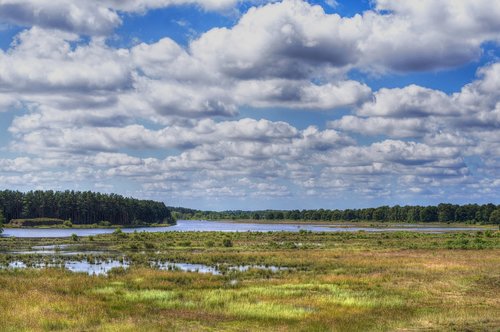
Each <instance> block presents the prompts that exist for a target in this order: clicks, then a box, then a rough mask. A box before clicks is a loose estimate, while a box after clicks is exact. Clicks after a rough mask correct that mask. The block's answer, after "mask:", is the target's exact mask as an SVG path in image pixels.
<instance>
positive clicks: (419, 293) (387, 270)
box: [0, 231, 500, 331]
mask: <svg viewBox="0 0 500 332" xmlns="http://www.w3.org/2000/svg"><path fill="white" fill-rule="evenodd" d="M227 239H229V240H231V243H232V244H233V246H232V247H227V246H224V240H227ZM47 244H58V245H63V244H69V245H71V246H72V247H70V248H63V249H62V251H64V250H66V249H67V250H72V251H74V250H89V249H91V250H105V251H106V252H105V253H103V254H101V255H95V254H94V255H90V254H84V253H82V254H81V255H80V256H79V258H87V259H92V260H100V259H108V258H111V257H115V258H118V257H125V258H124V259H127V260H130V261H131V264H132V266H131V268H130V269H128V270H123V269H117V270H114V271H112V272H111V273H110V274H109V275H108V276H97V277H96V276H88V275H86V274H82V273H71V272H68V271H65V270H62V269H45V270H36V269H31V270H11V269H8V270H6V269H3V270H2V269H0V312H2V320H0V331H57V330H62V331H89V330H90V331H158V330H168V331H418V330H422V331H499V330H500V319H499V318H498V312H499V311H500V300H499V298H498V294H500V255H499V254H500V232H495V231H486V232H465V233H463V232H462V233H446V234H420V233H409V232H397V233H380V234H379V233H377V234H374V233H366V232H357V233H281V232H280V233H230V234H227V233H198V232H191V233H177V232H172V233H163V234H162V233H158V234H153V233H144V234H142V233H141V234H139V233H137V234H128V235H127V234H125V235H124V234H108V235H101V236H94V237H93V239H92V240H90V239H89V238H80V240H79V241H78V242H77V243H74V242H72V241H71V240H70V239H10V238H0V252H5V251H9V250H20V249H29V248H31V247H32V246H38V245H47ZM19 259H20V260H23V261H25V262H26V263H31V264H35V263H37V262H40V261H43V260H44V259H45V258H42V257H41V256H40V255H33V254H31V255H12V254H8V253H3V254H0V265H2V264H3V265H6V264H8V262H10V261H13V260H19ZM57 259H58V260H60V261H61V262H63V261H64V260H67V259H70V258H68V257H67V256H64V255H57ZM152 260H153V261H177V262H190V263H201V264H207V265H215V264H219V265H220V264H223V265H224V264H225V266H231V265H274V266H282V267H287V268H288V269H286V270H281V271H276V272H272V271H268V270H258V269H250V270H248V271H229V270H226V273H224V274H222V275H211V274H201V273H186V272H181V271H159V270H155V269H151V268H148V267H146V266H147V265H148V264H149V262H150V261H152Z"/></svg>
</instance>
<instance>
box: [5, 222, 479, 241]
mask: <svg viewBox="0 0 500 332" xmlns="http://www.w3.org/2000/svg"><path fill="white" fill-rule="evenodd" d="M301 230H302V231H311V232H357V231H365V232H396V231H410V232H456V231H479V230H484V229H483V228H479V227H454V226H450V227H432V226H421V225H411V224H408V225H388V227H356V226H346V225H341V224H304V223H302V224H263V223H235V222H230V221H206V220H178V221H177V225H175V226H169V227H141V228H123V229H122V231H123V232H125V233H133V232H136V231H137V232H151V233H155V232H213V231H217V232H281V231H283V232H299V231H301ZM113 232H114V229H109V228H106V229H103V228H88V229H87V228H74V229H73V228H64V229H56V228H5V229H4V232H3V233H2V234H1V236H14V237H26V238H44V237H47V238H51V237H52V238H54V237H70V236H71V235H72V234H76V235H78V236H89V235H98V234H108V233H113Z"/></svg>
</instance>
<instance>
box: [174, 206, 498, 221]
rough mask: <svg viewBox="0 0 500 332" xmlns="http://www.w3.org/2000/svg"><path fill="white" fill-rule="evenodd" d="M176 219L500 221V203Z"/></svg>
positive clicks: (190, 212) (188, 213)
mask: <svg viewBox="0 0 500 332" xmlns="http://www.w3.org/2000/svg"><path fill="white" fill-rule="evenodd" d="M169 209H170V210H171V211H172V214H173V216H174V217H175V218H177V219H207V220H221V219H226V220H297V221H299V220H300V221H311V220H312V221H376V222H391V221H394V222H408V223H414V222H441V223H483V224H489V223H491V224H500V205H494V204H484V205H478V204H467V205H455V204H445V203H443V204H439V205H437V206H399V205H396V206H392V207H389V206H381V207H377V208H366V209H346V210H325V209H319V210H262V211H240V210H238V211H223V212H214V211H199V210H194V209H187V208H180V207H169Z"/></svg>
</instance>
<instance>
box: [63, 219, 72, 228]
mask: <svg viewBox="0 0 500 332" xmlns="http://www.w3.org/2000/svg"><path fill="white" fill-rule="evenodd" d="M63 226H64V227H68V228H71V227H73V223H72V222H71V220H65V221H64V223H63Z"/></svg>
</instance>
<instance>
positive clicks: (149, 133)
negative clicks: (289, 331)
mask: <svg viewBox="0 0 500 332" xmlns="http://www.w3.org/2000/svg"><path fill="white" fill-rule="evenodd" d="M249 3H252V4H258V6H255V7H251V8H250V9H248V10H246V9H245V11H244V12H243V13H241V16H240V17H238V18H237V20H236V21H235V22H234V24H233V25H231V26H226V27H219V26H217V25H213V27H212V28H210V29H208V30H206V31H200V32H199V33H198V34H196V36H195V37H193V38H192V39H190V40H189V42H188V44H187V45H186V46H182V45H181V44H179V43H178V42H176V41H175V40H174V39H173V37H172V36H169V35H168V31H165V32H164V35H163V36H161V38H159V39H152V40H153V41H150V40H146V41H138V43H136V44H135V45H133V46H130V47H122V48H120V47H115V46H112V45H113V43H112V42H110V41H111V40H112V38H113V34H114V33H115V29H116V27H117V26H119V25H121V24H126V21H127V17H129V15H134V16H135V17H140V16H141V15H143V14H145V13H147V12H148V11H154V10H159V9H162V10H165V9H164V8H168V7H171V6H181V5H190V6H191V7H189V6H185V7H183V8H191V9H192V6H195V7H196V6H197V7H198V8H201V9H202V10H207V11H219V12H224V13H225V12H226V11H227V10H231V9H235V8H236V9H239V8H240V7H239V5H240V4H241V3H240V2H239V1H235V0H227V1H197V0H140V1H128V0H127V1H115V0H106V1H84V2H76V1H72V0H58V1H32V0H0V22H2V23H8V24H11V25H17V26H21V27H22V28H21V30H20V32H18V33H17V34H16V36H15V37H14V39H13V40H12V43H11V45H10V47H8V48H7V49H5V50H0V117H1V116H4V115H6V117H5V119H8V122H9V123H8V124H7V125H6V127H8V131H6V132H3V133H2V135H1V136H0V142H5V143H4V146H2V147H0V148H1V149H2V151H5V152H6V153H5V155H2V156H1V157H0V180H1V181H2V183H4V184H5V185H6V186H12V187H16V188H20V189H32V188H52V187H54V186H55V187H56V188H55V189H58V188H61V189H65V188H68V187H69V188H73V187H74V186H83V187H84V189H99V190H101V189H102V190H108V189H109V190H113V189H116V190H120V191H122V192H124V191H125V192H124V193H125V194H128V193H129V194H133V195H139V196H144V197H153V198H164V197H181V198H183V199H186V200H191V199H192V200H201V199H213V200H215V201H217V200H221V199H223V198H225V197H231V198H233V199H236V200H238V199H244V198H246V197H253V198H254V199H257V200H269V201H272V200H286V199H288V200H290V201H293V200H295V201H297V200H300V199H307V197H312V198H315V197H316V198H318V199H322V201H321V202H328V200H329V199H333V198H336V199H342V197H343V196H345V195H350V196H352V197H354V198H355V199H356V198H362V199H367V200H369V199H374V200H377V199H378V200H380V199H385V198H387V199H388V200H389V199H391V198H397V199H400V200H404V199H408V200H412V199H413V200H418V198H426V199H427V198H428V197H435V198H436V199H439V197H445V198H447V197H456V198H457V199H461V198H460V197H462V198H463V197H467V198H470V197H473V198H474V197H482V198H481V199H486V198H494V197H496V196H495V195H497V194H498V193H499V192H500V183H499V182H498V181H496V179H498V178H499V176H500V174H499V173H498V169H499V168H500V139H499V137H500V135H498V133H499V131H500V92H499V91H500V63H499V62H498V60H493V61H492V62H491V63H488V64H486V65H482V66H481V67H479V68H478V69H477V76H476V78H475V79H474V80H473V81H471V82H470V83H469V84H466V85H464V86H463V87H461V88H460V89H459V90H457V92H455V93H449V92H444V91H440V90H436V89H431V88H428V87H425V86H423V85H418V84H408V85H403V86H400V87H396V88H388V87H382V88H380V89H376V90H375V89H373V88H372V87H370V84H368V83H366V82H369V81H370V77H372V75H375V76H378V77H384V75H411V73H414V72H418V73H428V72H429V71H434V73H435V74H436V75H440V72H439V70H443V69H448V68H457V67H459V66H462V65H464V64H471V63H474V62H473V61H475V60H478V59H480V58H481V56H482V55H483V53H484V45H485V43H492V44H495V45H497V43H498V42H499V41H500V40H499V37H498V36H500V24H499V23H498V19H496V18H497V17H499V16H500V4H497V3H495V2H493V3H492V2H490V1H483V0H481V1H465V0H461V1H451V0H434V1H430V0H429V1H427V0H426V1H421V2H418V4H417V3H414V2H401V1H393V0H377V1H375V2H374V5H373V8H372V9H370V10H367V11H365V12H361V13H358V14H356V15H354V16H352V17H344V16H341V15H339V14H336V13H333V14H329V13H327V11H326V10H325V8H326V5H325V6H323V7H322V6H320V5H312V4H309V3H308V2H306V1H301V0H283V1H250V2H249ZM331 5H335V4H334V3H332V4H331ZM241 8H244V7H241ZM333 8H335V6H333ZM166 10H168V9H166ZM186 10H187V9H186ZM493 59H495V58H494V57H493ZM395 73H396V74H395ZM408 77H410V78H411V76H408ZM276 109H278V110H279V112H276ZM266 112H268V113H266ZM254 114H258V115H254ZM263 114H266V115H263ZM267 114H269V116H267ZM276 114H280V116H279V117H278V116H277V115H276ZM282 114H289V115H286V116H283V115H282ZM296 114H300V116H301V117H302V118H300V117H298V116H297V115H296ZM304 114H306V115H304ZM308 114H310V115H311V119H312V118H315V117H322V119H323V120H321V121H322V122H318V121H316V122H314V121H309V118H308ZM7 116H8V117H7ZM288 117H290V119H291V118H293V119H294V120H293V121H292V120H290V119H289V118H288ZM2 119H3V118H2ZM271 119H273V120H271ZM297 119H299V120H297ZM304 119H305V120H304ZM301 121H303V123H301ZM2 137H3V140H2V139H1V138H2ZM7 152H8V154H7ZM488 179H494V180H495V181H490V182H488V181H487V180H488ZM124 188H126V189H124ZM77 189H78V188H77ZM445 193H446V194H445ZM450 193H453V195H451V194H450ZM460 195H463V196H460ZM478 199H479V198H478Z"/></svg>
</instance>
